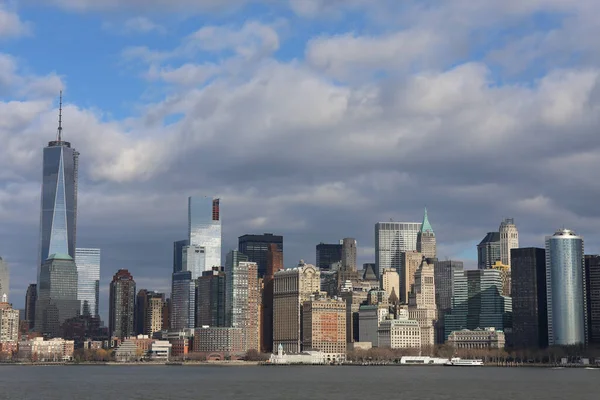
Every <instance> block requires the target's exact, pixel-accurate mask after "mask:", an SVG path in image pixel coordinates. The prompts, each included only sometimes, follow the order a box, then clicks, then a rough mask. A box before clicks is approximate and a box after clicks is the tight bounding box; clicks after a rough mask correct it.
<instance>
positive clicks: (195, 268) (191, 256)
mask: <svg viewBox="0 0 600 400" xmlns="http://www.w3.org/2000/svg"><path fill="white" fill-rule="evenodd" d="M205 262H206V249H205V248H204V247H202V246H193V245H192V246H184V247H183V248H182V249H181V266H182V271H189V272H190V273H191V274H192V280H196V279H198V278H200V277H201V276H202V273H203V272H204V271H206V270H207V268H206V264H205ZM215 266H216V267H218V265H215ZM211 269H212V267H210V268H208V270H209V271H210V270H211Z"/></svg>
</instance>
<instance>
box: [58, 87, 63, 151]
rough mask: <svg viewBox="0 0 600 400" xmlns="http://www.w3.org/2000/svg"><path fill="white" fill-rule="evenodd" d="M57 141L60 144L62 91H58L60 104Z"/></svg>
mask: <svg viewBox="0 0 600 400" xmlns="http://www.w3.org/2000/svg"><path fill="white" fill-rule="evenodd" d="M58 141H59V142H62V90H61V91H60V104H59V106H58Z"/></svg>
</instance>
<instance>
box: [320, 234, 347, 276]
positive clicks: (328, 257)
mask: <svg viewBox="0 0 600 400" xmlns="http://www.w3.org/2000/svg"><path fill="white" fill-rule="evenodd" d="M340 261H342V243H341V241H340V243H323V242H321V243H319V244H318V245H317V263H316V267H317V268H319V270H320V271H329V270H331V265H332V264H335V263H337V262H340Z"/></svg>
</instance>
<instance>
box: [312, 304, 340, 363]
mask: <svg viewBox="0 0 600 400" xmlns="http://www.w3.org/2000/svg"><path fill="white" fill-rule="evenodd" d="M302 320H303V324H302V328H303V329H302V330H303V333H302V334H303V346H304V348H305V349H310V350H320V351H322V352H323V353H324V354H325V357H326V359H327V361H329V362H332V361H336V362H339V361H344V360H345V359H346V302H345V301H343V300H338V299H328V298H316V297H315V296H313V298H311V299H310V300H308V301H305V302H304V306H303V313H302Z"/></svg>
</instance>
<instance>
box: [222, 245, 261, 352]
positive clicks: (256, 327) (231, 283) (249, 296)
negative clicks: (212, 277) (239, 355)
mask: <svg viewBox="0 0 600 400" xmlns="http://www.w3.org/2000/svg"><path fill="white" fill-rule="evenodd" d="M246 260H248V257H247V256H246V255H244V254H242V253H240V252H238V251H237V250H232V251H230V252H229V253H228V254H227V258H226V261H225V275H226V277H227V278H226V280H227V286H226V293H227V295H226V297H225V307H226V310H227V311H226V314H225V315H226V318H227V326H230V327H232V328H242V330H243V332H244V350H246V351H247V350H257V351H260V309H261V305H260V303H261V294H260V286H259V280H258V265H257V263H255V262H249V261H246Z"/></svg>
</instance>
